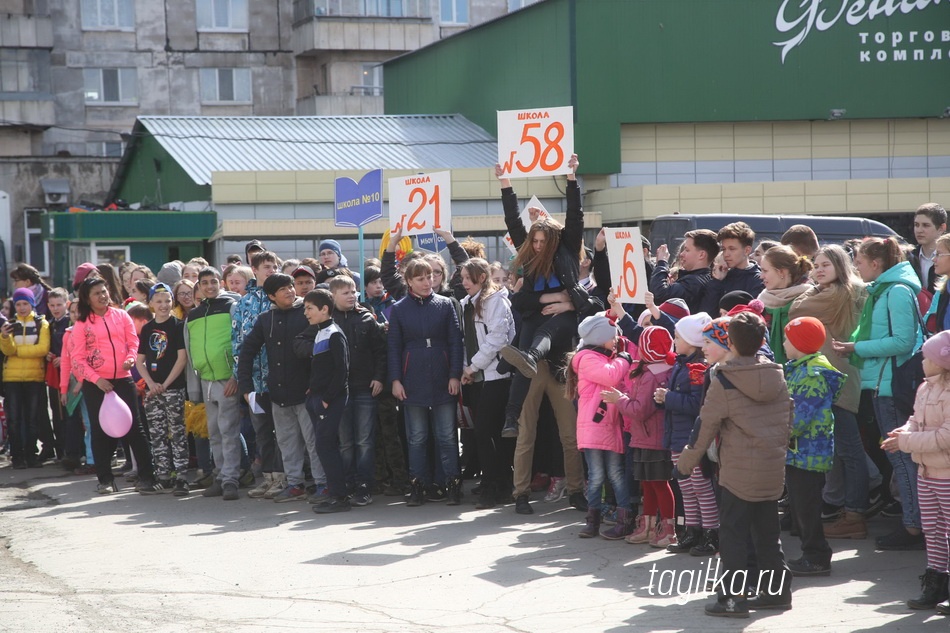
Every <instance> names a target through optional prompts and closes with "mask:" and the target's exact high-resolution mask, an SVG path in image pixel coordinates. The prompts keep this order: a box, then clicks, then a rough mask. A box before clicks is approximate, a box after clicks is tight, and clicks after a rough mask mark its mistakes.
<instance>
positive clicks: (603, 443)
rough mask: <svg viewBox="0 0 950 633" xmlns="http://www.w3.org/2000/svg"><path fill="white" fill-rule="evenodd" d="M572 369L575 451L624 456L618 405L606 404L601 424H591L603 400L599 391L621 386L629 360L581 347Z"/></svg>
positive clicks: (598, 349)
mask: <svg viewBox="0 0 950 633" xmlns="http://www.w3.org/2000/svg"><path fill="white" fill-rule="evenodd" d="M571 366H572V367H573V369H574V372H575V373H576V374H577V448H578V449H585V448H595V449H599V450H602V451H612V452H614V453H623V452H624V445H623V420H622V419H621V417H620V411H618V410H617V405H615V404H608V405H607V414H606V415H604V419H603V420H601V421H600V422H594V414H595V413H596V412H597V407H598V406H599V405H600V403H601V401H602V400H603V399H602V398H601V397H600V392H601V391H603V390H604V389H610V388H611V387H618V386H620V385H621V384H622V382H623V377H624V375H625V374H626V373H627V372H628V371H630V361H629V360H627V359H626V358H624V357H622V356H613V355H611V353H610V352H609V351H607V350H606V349H604V348H602V347H583V348H581V350H580V351H579V352H577V353H576V354H574V358H572V359H571Z"/></svg>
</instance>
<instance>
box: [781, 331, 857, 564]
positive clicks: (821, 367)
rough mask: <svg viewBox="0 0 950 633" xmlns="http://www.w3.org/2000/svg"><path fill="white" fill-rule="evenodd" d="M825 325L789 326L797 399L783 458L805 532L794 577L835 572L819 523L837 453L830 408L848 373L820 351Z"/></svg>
mask: <svg viewBox="0 0 950 633" xmlns="http://www.w3.org/2000/svg"><path fill="white" fill-rule="evenodd" d="M825 336H826V333H825V326H824V325H822V323H821V321H819V320H818V319H816V318H814V317H799V318H797V319H792V320H791V321H790V322H789V323H788V325H786V326H785V354H786V356H787V357H788V359H789V360H788V362H787V363H785V380H786V382H787V383H788V391H789V393H790V394H791V396H792V401H793V402H794V403H795V414H794V417H793V419H792V431H791V435H790V437H789V442H788V453H787V455H786V457H785V485H786V487H787V488H788V500H789V512H791V515H792V524H793V525H795V526H797V527H798V529H799V531H800V532H801V539H802V557H801V558H800V559H797V560H790V561H788V568H789V569H790V570H791V571H792V575H793V576H827V575H828V574H830V573H831V547H829V545H828V541H827V540H826V539H825V534H824V530H823V528H822V523H821V490H822V488H823V487H824V484H825V473H827V472H828V471H830V470H831V464H832V460H833V458H834V452H835V443H834V432H835V419H834V415H833V414H832V411H831V407H832V405H833V404H834V401H835V400H836V399H837V397H838V394H839V393H840V392H841V387H842V386H843V385H844V381H845V378H847V376H845V375H844V374H842V373H841V372H839V371H838V370H837V369H835V368H834V366H832V364H831V363H830V362H829V361H828V359H827V358H825V356H824V354H822V353H821V351H820V350H821V347H822V345H824V344H825Z"/></svg>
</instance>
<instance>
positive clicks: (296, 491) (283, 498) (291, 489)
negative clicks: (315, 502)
mask: <svg viewBox="0 0 950 633" xmlns="http://www.w3.org/2000/svg"><path fill="white" fill-rule="evenodd" d="M306 498H307V489H306V488H304V486H303V484H297V485H296V486H287V487H286V488H284V489H283V490H281V491H280V494H278V495H277V496H276V497H274V503H287V502H288V501H303V500H304V499H306Z"/></svg>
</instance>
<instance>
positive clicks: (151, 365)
mask: <svg viewBox="0 0 950 633" xmlns="http://www.w3.org/2000/svg"><path fill="white" fill-rule="evenodd" d="M148 307H149V308H151V310H152V311H153V312H154V313H155V318H153V319H152V320H151V321H148V322H147V323H145V325H143V326H142V331H141V332H140V333H139V352H138V355H137V356H136V357H135V367H136V369H138V372H139V375H140V376H141V377H142V379H143V380H145V388H146V391H145V419H146V420H148V428H149V435H150V437H151V442H152V462H153V465H154V469H155V479H156V481H157V482H158V485H159V486H160V487H161V492H172V491H174V494H175V496H176V497H184V496H186V495H187V494H188V481H187V479H185V473H186V471H187V470H188V434H187V431H186V430H185V391H186V386H187V385H186V382H185V374H184V371H185V366H186V365H187V364H188V353H187V352H186V351H185V332H184V323H183V322H182V321H179V320H178V319H176V318H175V317H174V316H172V289H171V288H170V287H169V286H168V285H167V284H164V283H157V284H155V285H154V286H152V288H151V289H150V290H149V291H148Z"/></svg>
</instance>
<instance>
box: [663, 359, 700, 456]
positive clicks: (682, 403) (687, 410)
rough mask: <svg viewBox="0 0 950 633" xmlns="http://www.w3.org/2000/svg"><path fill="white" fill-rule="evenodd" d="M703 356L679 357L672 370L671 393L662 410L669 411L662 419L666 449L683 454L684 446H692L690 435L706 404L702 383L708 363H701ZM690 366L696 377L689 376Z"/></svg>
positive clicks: (668, 394)
mask: <svg viewBox="0 0 950 633" xmlns="http://www.w3.org/2000/svg"><path fill="white" fill-rule="evenodd" d="M702 359H703V353H702V352H701V351H697V352H695V353H694V354H691V355H690V356H684V355H683V354H679V355H678V356H677V357H676V364H675V365H673V369H671V370H670V379H669V387H667V388H668V389H669V391H667V392H666V402H664V403H663V408H664V410H665V411H666V414H665V417H664V419H663V432H664V435H665V437H664V440H663V448H666V449H669V450H671V451H675V452H677V453H681V452H682V451H683V447H684V446H686V444H687V443H689V436H690V433H691V432H692V430H693V424H694V423H695V422H696V418H697V417H698V416H699V410H700V408H701V407H702V405H703V382H704V380H705V364H704V363H703V362H702ZM690 365H693V369H695V371H694V372H693V375H692V376H691V375H690Z"/></svg>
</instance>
